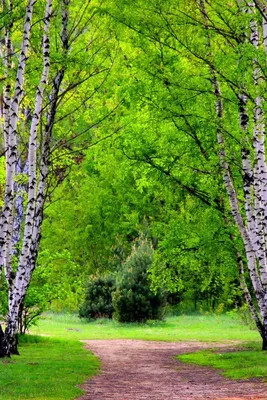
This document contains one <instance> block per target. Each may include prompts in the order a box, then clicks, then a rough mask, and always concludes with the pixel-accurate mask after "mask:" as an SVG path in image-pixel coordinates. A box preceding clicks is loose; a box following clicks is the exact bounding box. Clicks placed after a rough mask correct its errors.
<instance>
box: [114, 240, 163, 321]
mask: <svg viewBox="0 0 267 400" xmlns="http://www.w3.org/2000/svg"><path fill="white" fill-rule="evenodd" d="M152 258H153V250H152V248H151V247H150V246H149V244H148V242H147V241H142V242H141V243H140V244H139V245H138V246H135V247H134V248H133V250H132V253H131V255H130V257H129V258H128V260H126V262H125V263H124V265H123V270H122V274H121V275H120V276H119V278H118V279H117V288H116V291H115V292H114V293H113V295H112V298H113V306H114V310H115V313H114V317H115V319H117V320H118V321H119V322H145V321H146V320H148V319H161V318H162V316H163V311H164V306H165V302H166V301H165V296H164V294H163V293H162V292H161V291H158V292H157V293H154V292H152V290H151V289H150V282H149V279H148V273H147V272H148V269H149V267H150V266H151V263H152Z"/></svg>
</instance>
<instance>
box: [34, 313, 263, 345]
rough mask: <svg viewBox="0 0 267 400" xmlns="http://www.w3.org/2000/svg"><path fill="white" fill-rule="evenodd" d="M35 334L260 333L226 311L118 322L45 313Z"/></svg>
mask: <svg viewBox="0 0 267 400" xmlns="http://www.w3.org/2000/svg"><path fill="white" fill-rule="evenodd" d="M32 332H33V333H34V334H37V335H38V334H42V335H44V334H45V335H51V336H53V337H61V338H65V337H68V338H72V339H142V340H164V341H178V340H183V341H205V342H216V341H228V340H241V341H257V340H259V341H260V337H259V334H258V333H257V332H256V331H253V330H250V329H249V328H247V327H246V326H244V325H241V324H240V323H239V322H238V321H237V320H236V319H234V318H233V317H230V316H228V315H220V316H216V315H195V316H188V315H182V316H178V317H169V318H167V319H166V321H161V322H155V321H151V322H150V321H149V322H148V323H146V324H120V323H117V322H115V321H109V320H98V321H96V322H90V323H88V322H84V321H81V320H80V319H79V318H78V317H76V316H71V315H54V314H48V315H46V316H45V317H44V318H42V319H41V320H40V321H39V323H38V326H37V327H34V328H33V329H32Z"/></svg>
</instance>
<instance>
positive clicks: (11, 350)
mask: <svg viewBox="0 0 267 400" xmlns="http://www.w3.org/2000/svg"><path fill="white" fill-rule="evenodd" d="M34 3H35V1H34V0H29V2H28V5H27V8H26V13H25V24H24V33H23V40H22V47H21V53H20V59H19V64H18V70H17V78H16V82H15V90H14V97H13V99H12V100H11V101H10V102H9V103H8V104H7V102H6V104H7V105H8V107H6V118H5V126H6V127H7V128H6V136H7V140H6V146H7V156H6V165H7V169H6V171H7V177H6V193H5V206H4V210H3V225H2V226H3V227H2V229H3V230H2V232H3V233H2V235H3V236H4V239H5V240H4V241H3V247H2V249H1V251H2V254H3V266H4V268H5V271H6V279H7V282H8V293H9V304H8V305H9V312H8V320H7V326H6V329H5V332H4V333H3V331H2V333H3V334H2V335H1V336H0V357H4V356H8V357H9V356H11V355H12V354H17V353H18V352H17V333H18V323H19V313H20V310H21V307H22V305H23V302H24V298H25V295H26V291H27V288H28V286H29V283H30V279H31V274H32V271H33V268H34V266H35V261H36V258H35V260H32V257H31V250H32V248H33V245H32V241H33V240H34V235H33V234H34V223H35V219H36V217H35V213H36V208H38V207H37V206H36V204H38V199H37V197H38V194H39V193H38V194H37V169H36V168H37V166H36V165H37V150H38V142H37V131H38V126H39V123H40V118H41V111H42V107H43V97H44V90H45V87H46V85H47V80H48V74H49V65H50V60H49V57H50V49H49V36H48V34H49V25H50V20H51V16H52V0H47V2H46V10H45V17H44V34H43V72H42V76H41V79H40V83H39V86H38V88H37V91H36V97H35V109H34V113H33V118H32V122H31V128H30V134H29V146H28V161H27V162H26V164H27V168H28V203H27V208H26V215H25V224H24V226H25V228H24V235H23V241H22V248H21V252H20V257H19V263H18V267H17V271H16V272H14V271H13V270H12V265H11V256H12V237H14V231H13V227H14V215H15V213H14V209H15V206H14V189H15V186H16V185H15V174H16V166H17V165H18V161H17V145H16V141H17V123H18V118H19V110H20V104H21V98H22V93H23V86H24V80H25V69H26V60H27V57H28V47H29V38H30V33H31V19H32V14H33V7H34ZM6 97H7V96H6ZM42 207H43V203H42ZM39 211H40V210H39ZM39 213H40V212H39ZM39 225H40V224H39ZM19 228H20V227H19Z"/></svg>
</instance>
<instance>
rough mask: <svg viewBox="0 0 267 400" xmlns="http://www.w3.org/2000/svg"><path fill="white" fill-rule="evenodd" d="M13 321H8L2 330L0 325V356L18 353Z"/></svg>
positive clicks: (15, 329)
mask: <svg viewBox="0 0 267 400" xmlns="http://www.w3.org/2000/svg"><path fill="white" fill-rule="evenodd" d="M16 332H17V328H16V322H15V321H11V320H10V321H9V322H8V325H7V327H6V329H5V332H3V329H2V327H0V358H3V357H11V356H12V355H14V354H17V355H19V352H18V335H17V333H16Z"/></svg>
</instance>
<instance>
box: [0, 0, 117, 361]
mask: <svg viewBox="0 0 267 400" xmlns="http://www.w3.org/2000/svg"><path fill="white" fill-rule="evenodd" d="M78 3H79V4H78ZM78 3H77V2H72V1H70V0H61V1H57V0H46V1H44V2H37V1H35V0H28V1H27V3H26V2H17V1H13V0H2V13H3V16H4V19H3V21H4V23H3V28H2V40H1V57H2V61H3V71H2V72H3V83H4V85H3V96H2V97H3V108H2V115H1V116H2V120H1V122H2V130H3V143H2V147H3V149H4V157H5V166H6V172H5V193H4V205H3V207H2V210H1V216H0V273H1V275H2V272H3V274H4V279H5V280H6V282H7V285H8V316H7V323H6V326H5V328H4V329H3V328H2V327H1V326H0V357H5V356H11V355H12V354H17V353H18V349H17V332H18V323H19V314H20V312H21V308H22V307H23V301H24V298H25V295H26V293H27V289H28V287H29V285H30V281H31V277H32V273H33V271H34V268H35V266H36V259H37V255H38V249H39V244H40V239H41V227H42V222H43V215H44V206H45V202H46V199H47V195H48V193H49V190H50V191H51V185H53V184H54V181H53V162H54V161H53V159H54V158H55V154H56V155H58V154H59V151H60V148H63V147H64V146H66V143H70V144H69V145H68V146H67V149H68V151H69V153H71V152H72V150H73V148H72V147H71V143H72V142H73V141H74V139H75V138H76V137H81V135H84V133H86V132H88V131H89V130H90V127H92V126H97V123H98V121H97V118H96V120H94V121H92V120H91V121H88V119H89V120H90V117H91V114H88V111H87V110H88V108H91V103H90V101H91V98H92V97H93V95H94V94H95V93H96V92H97V90H98V88H99V87H101V85H102V84H103V82H104V81H105V80H106V79H107V75H108V73H109V70H110V64H111V60H110V57H109V54H110V53H109V50H108V51H103V49H105V46H104V45H103V43H102V44H101V43H97V40H96V36H97V35H96V30H97V26H93V25H92V18H93V17H94V15H95V9H94V8H89V5H90V3H91V2H90V1H86V2H83V4H82V3H81V2H78ZM21 15H24V22H22V21H21ZM20 29H21V31H22V35H21V37H20V35H19V34H18V32H19V30H20ZM100 54H101V55H100ZM96 60H97V62H98V63H99V64H98V65H96V62H95V61H96ZM74 67H75V68H74ZM96 77H97V78H96ZM89 79H91V80H92V85H89V84H88V82H89ZM85 84H86V88H85V86H84V85H85ZM34 92H35V95H33V93H34ZM72 96H73V97H74V98H75V99H76V101H75V102H73V101H72V103H71V104H70V100H72V98H71V97H72ZM88 103H89V104H88ZM81 108H82V110H80V109H81ZM62 109H63V111H61V112H59V111H60V110H62ZM79 110H80V111H82V112H83V114H81V113H80V112H79V113H78V111H79ZM77 114H78V115H79V118H81V115H83V124H85V126H83V129H81V131H80V132H79V131H78V132H77V131H76V130H75V128H76V126H77V124H76V122H75V121H76V118H77V117H76V115H77ZM93 114H94V115H97V112H96V110H93ZM111 114H112V112H108V111H107V110H106V112H105V115H104V114H103V115H102V117H101V118H102V119H104V118H108V117H109V116H110V115H111ZM25 115H26V117H25ZM85 115H87V118H88V119H87V120H86V118H85ZM70 118H71V121H72V124H73V126H72V129H70V130H65V129H66V121H70ZM90 122H91V124H90ZM68 123H69V122H68ZM60 124H62V128H60ZM61 131H63V133H61ZM87 139H88V137H87ZM21 168H22V169H23V174H21ZM21 175H23V180H24V182H23V185H22V186H23V190H22V193H18V191H19V189H21V187H20V183H19V182H20V180H21ZM19 196H22V197H23V198H24V201H22V202H21V201H20V203H19V204H18V197H19ZM22 203H23V204H22ZM15 249H16V251H15Z"/></svg>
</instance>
